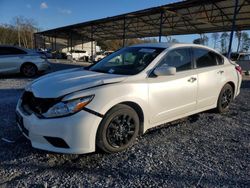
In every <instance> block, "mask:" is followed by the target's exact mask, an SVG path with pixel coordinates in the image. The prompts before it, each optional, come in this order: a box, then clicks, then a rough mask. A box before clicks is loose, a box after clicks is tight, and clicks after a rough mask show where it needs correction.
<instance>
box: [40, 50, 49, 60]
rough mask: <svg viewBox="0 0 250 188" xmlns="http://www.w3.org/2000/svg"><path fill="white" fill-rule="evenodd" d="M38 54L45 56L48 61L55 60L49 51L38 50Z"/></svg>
mask: <svg viewBox="0 0 250 188" xmlns="http://www.w3.org/2000/svg"><path fill="white" fill-rule="evenodd" d="M36 52H37V53H39V54H42V55H44V56H45V57H46V58H47V59H52V58H53V56H52V53H51V52H49V51H42V50H37V51H36Z"/></svg>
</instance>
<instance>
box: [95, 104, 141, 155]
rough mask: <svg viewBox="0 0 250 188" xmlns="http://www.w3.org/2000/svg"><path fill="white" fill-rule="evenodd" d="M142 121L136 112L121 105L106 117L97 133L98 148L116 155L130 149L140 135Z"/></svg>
mask: <svg viewBox="0 0 250 188" xmlns="http://www.w3.org/2000/svg"><path fill="white" fill-rule="evenodd" d="M139 126H140V120H139V117H138V115H137V113H136V112H135V110H134V109H133V108H131V107H129V106H127V105H123V104H119V105H117V106H115V107H114V108H112V109H111V110H110V111H108V112H107V114H106V115H105V116H104V118H103V120H102V122H101V123H100V126H99V128H98V131H97V138H96V143H97V146H98V147H99V148H100V149H101V150H103V151H105V152H107V153H116V152H120V151H123V150H125V149H127V148H128V147H130V146H131V145H132V144H133V142H134V141H135V139H136V137H137V136H138V133H139Z"/></svg>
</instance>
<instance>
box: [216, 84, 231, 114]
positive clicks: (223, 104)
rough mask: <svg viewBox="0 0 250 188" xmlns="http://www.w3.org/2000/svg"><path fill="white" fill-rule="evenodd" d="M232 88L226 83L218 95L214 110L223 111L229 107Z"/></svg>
mask: <svg viewBox="0 0 250 188" xmlns="http://www.w3.org/2000/svg"><path fill="white" fill-rule="evenodd" d="M233 95H234V92H233V88H232V86H231V85H230V84H226V85H225V86H224V87H223V88H222V90H221V92H220V95H219V99H218V102H217V108H216V110H217V111H218V112H219V113H223V112H226V111H227V110H228V109H229V105H230V104H231V102H232V100H233Z"/></svg>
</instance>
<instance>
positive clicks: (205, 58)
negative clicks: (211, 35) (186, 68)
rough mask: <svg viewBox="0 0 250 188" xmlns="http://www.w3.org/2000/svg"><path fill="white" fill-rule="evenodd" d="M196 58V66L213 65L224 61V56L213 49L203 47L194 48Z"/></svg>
mask: <svg viewBox="0 0 250 188" xmlns="http://www.w3.org/2000/svg"><path fill="white" fill-rule="evenodd" d="M194 58H195V62H196V68H203V67H211V66H216V65H222V64H223V63H224V59H223V57H222V56H220V55H219V54H216V53H215V52H213V51H210V50H207V49H202V48H194Z"/></svg>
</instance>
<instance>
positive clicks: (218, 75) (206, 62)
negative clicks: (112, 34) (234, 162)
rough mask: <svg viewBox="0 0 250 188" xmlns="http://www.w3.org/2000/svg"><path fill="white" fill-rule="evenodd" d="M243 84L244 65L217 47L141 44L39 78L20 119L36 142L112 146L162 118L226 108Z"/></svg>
mask: <svg viewBox="0 0 250 188" xmlns="http://www.w3.org/2000/svg"><path fill="white" fill-rule="evenodd" d="M117 57H119V58H121V60H122V61H121V62H120V61H119V62H116V61H114V59H116V58H117ZM240 85H241V69H240V67H239V66H237V65H236V64H232V63H231V62H230V61H229V60H228V59H227V58H226V57H224V56H222V55H221V54H219V53H218V52H216V51H215V50H213V49H210V48H207V47H204V46H199V45H192V44H190V45H188V44H171V45H170V44H165V43H158V44H139V45H135V46H131V47H126V48H123V49H121V50H119V51H117V52H115V53H113V54H111V55H110V56H108V57H106V58H104V59H103V60H101V61H100V62H98V63H97V64H95V65H92V66H91V67H89V68H87V69H86V68H76V69H70V70H65V71H60V72H56V73H52V74H49V75H46V76H43V77H40V78H38V79H37V80H35V81H34V82H33V83H31V84H30V85H28V86H27V87H26V89H25V92H24V94H23V96H22V97H21V98H20V100H19V102H18V104H17V108H16V115H17V122H18V126H19V128H20V129H21V131H22V132H23V134H24V135H25V136H26V137H27V138H28V139H30V140H31V143H32V146H33V147H34V148H39V149H43V150H48V151H54V152H60V153H75V154H81V153H89V152H94V151H95V150H96V148H97V147H98V148H100V149H102V150H104V151H105V152H108V153H113V152H119V151H122V150H124V149H126V148H128V147H129V146H131V145H132V144H133V142H134V141H135V139H136V137H137V136H138V135H141V134H143V133H145V131H146V130H148V129H150V128H152V127H155V126H157V125H160V124H162V123H166V122H170V121H173V120H176V119H179V118H183V117H186V116H189V115H192V114H195V113H199V112H202V111H205V110H209V109H216V110H217V111H218V112H220V113H222V112H225V111H226V110H228V108H229V105H230V103H231V102H232V100H233V99H234V98H235V97H236V96H237V95H238V94H239V92H240Z"/></svg>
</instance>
